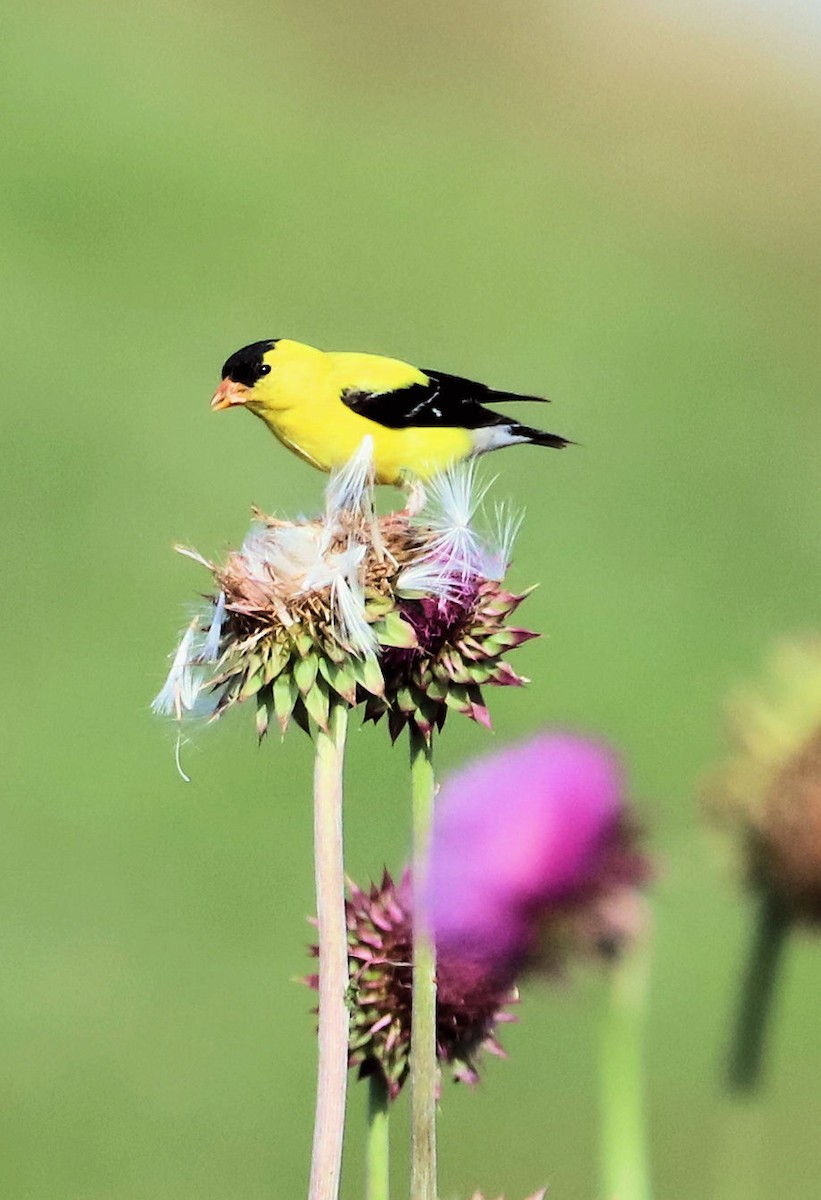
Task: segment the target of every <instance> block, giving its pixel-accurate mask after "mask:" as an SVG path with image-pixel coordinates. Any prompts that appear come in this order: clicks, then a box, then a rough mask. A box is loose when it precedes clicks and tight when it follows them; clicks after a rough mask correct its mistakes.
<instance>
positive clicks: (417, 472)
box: [248, 341, 473, 484]
mask: <svg viewBox="0 0 821 1200" xmlns="http://www.w3.org/2000/svg"><path fill="white" fill-rule="evenodd" d="M272 363H273V369H272V371H271V375H270V376H269V377H268V379H269V380H270V383H268V379H266V383H267V384H268V386H267V387H266V389H265V398H264V400H263V399H260V401H258V402H256V403H249V405H248V407H249V408H251V409H252V411H253V412H255V413H256V415H257V416H259V417H261V418H262V420H264V421H265V423H266V425H268V427H269V428H270V429H271V431H272V432H273V433H274V434H275V435H276V436H277V437H278V438H279V440H280V441H281V442H282V443H283V444H284V445H286V446H287V447H288V448H289V449H291V450H293V451H294V452H295V453H296V454H298V455H299V456H300V457H301V458H303V459H305V460H306V461H307V462H310V463H312V464H313V465H314V466H315V467H318V468H319V469H320V470H322V471H330V470H331V469H332V468H334V467H340V466H343V465H344V464H345V463H346V462H348V460H349V459H350V458H351V457H352V456H353V455H354V454H355V453H356V451H357V450H358V449H359V447H360V445H361V443H362V439H363V437H365V435H366V434H370V436H371V437H372V438H373V443H374V467H375V470H376V478H377V482H378V483H391V484H398V483H401V482H402V481H403V478H405V477H407V476H408V475H412V476H415V477H417V478H420V479H427V478H429V477H430V476H431V475H435V474H436V473H437V472H438V471H441V470H443V469H444V468H445V467H447V466H449V465H450V464H451V463H453V462H455V461H458V460H459V459H462V458H465V457H467V456H468V455H469V454H470V453H471V450H472V448H473V442H472V439H471V436H470V434H469V433H468V431H467V430H464V429H458V428H443V429H429V428H407V429H388V428H386V427H385V426H384V425H379V424H378V423H377V422H375V421H370V420H368V419H367V418H366V417H361V416H359V415H358V414H357V413H355V412H352V411H351V409H349V408H348V407H347V406H346V405H345V404H344V403H343V402H342V400H341V399H340V397H341V394H342V392H343V391H344V390H345V389H346V388H361V389H362V390H371V391H379V392H390V391H392V390H394V389H396V388H399V387H404V386H408V385H409V384H413V383H421V382H424V381H425V376H424V375H423V374H422V373H421V372H420V371H418V370H417V369H416V368H415V367H411V366H409V365H408V364H407V363H402V362H399V361H398V360H396V359H390V358H381V357H380V356H378V355H370V354H325V353H323V352H322V351H320V350H315V349H314V348H313V347H311V346H303V345H302V344H301V343H298V342H284V341H282V342H279V343H278V344H277V349H276V354H275V355H274V356H273V357H272Z"/></svg>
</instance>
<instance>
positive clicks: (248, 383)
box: [211, 338, 278, 409]
mask: <svg viewBox="0 0 821 1200" xmlns="http://www.w3.org/2000/svg"><path fill="white" fill-rule="evenodd" d="M277 340H278V339H277V338H267V339H266V340H265V341H263V342H252V343H251V344H250V346H243V347H242V349H241V350H237V351H236V353H235V354H232V355H231V357H230V358H228V359H226V360H225V362H224V364H223V367H222V383H221V384H220V386H219V387H218V388H217V390H216V392H215V393H214V398H213V399H212V401H211V407H212V408H214V409H220V408H230V407H232V405H235V404H244V403H245V401H246V398H247V389H248V388H252V387H253V386H254V384H255V383H257V382H258V381H259V380H260V379H262V377H263V375H267V374H268V373H269V371H270V370H271V368H270V366H269V365H268V363H266V362H264V361H263V360H264V357H265V355H266V354H267V353H268V351H269V350H273V348H274V346H275V345H276V344H277Z"/></svg>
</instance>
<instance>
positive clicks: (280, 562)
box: [154, 438, 536, 739]
mask: <svg viewBox="0 0 821 1200" xmlns="http://www.w3.org/2000/svg"><path fill="white" fill-rule="evenodd" d="M485 490H486V489H485ZM485 490H482V489H477V486H476V479H475V473H474V465H473V464H472V463H468V464H465V465H462V466H459V467H455V468H453V469H452V470H450V471H448V472H445V473H444V474H443V475H441V476H439V477H438V479H436V480H434V482H433V484H432V485H431V487H430V504H429V506H428V508H427V509H426V510H425V511H424V512H423V514H422V515H421V516H420V517H418V518H417V517H410V516H408V515H406V514H404V513H393V514H391V515H389V516H386V517H382V518H379V519H377V518H376V517H375V515H374V510H373V465H372V443H371V439H370V438H365V439H364V440H363V443H362V447H361V448H360V450H359V451H358V453H357V454H356V455H355V456H354V458H353V459H352V460H351V462H350V463H349V464H348V465H347V466H346V467H345V468H344V469H343V470H342V471H339V472H336V473H335V474H333V475H332V476H331V478H330V480H329V483H328V486H327V489H326V504H325V513H324V516H323V517H322V518H321V519H317V520H308V519H300V520H297V521H283V520H280V519H278V518H276V517H268V516H265V515H263V514H262V513H259V512H255V521H254V524H253V525H252V527H251V530H250V532H249V534H248V536H247V537H246V539H245V542H244V543H243V545H242V547H241V548H240V549H239V550H237V551H233V552H231V553H230V554H229V555H228V557H227V558H226V560H225V562H224V563H222V564H216V563H213V562H210V561H208V560H207V559H205V558H203V557H202V556H200V555H199V554H197V553H196V552H194V551H190V550H182V553H184V554H188V555H189V556H190V557H192V558H194V559H195V560H196V561H198V562H200V563H201V564H202V565H203V566H205V567H206V568H207V569H208V570H209V571H210V572H211V574H212V576H213V579H214V582H215V584H216V587H217V593H216V595H215V596H214V597H213V598H212V599H211V600H210V603H209V606H208V608H207V609H206V610H205V611H203V612H202V613H201V614H200V615H198V616H197V617H195V618H194V620H193V621H192V622H191V624H190V625H189V627H188V629H187V630H186V632H185V634H184V635H183V638H182V640H181V642H180V644H179V646H178V648H177V651H176V653H175V655H174V658H173V662H172V666H171V670H170V672H169V675H168V679H167V680H166V683H165V686H164V687H163V689H162V691H161V692H160V693H159V695H158V696H157V697H156V699H155V701H154V709H155V711H157V712H160V713H165V714H168V715H173V716H175V717H176V718H177V720H182V719H183V718H184V717H185V716H187V715H189V714H190V715H194V716H197V715H207V716H210V717H212V718H213V717H218V716H219V715H221V714H222V713H223V712H225V710H226V709H228V708H230V707H232V706H233V705H234V704H236V703H238V702H241V701H244V700H251V701H253V703H254V705H255V708H256V726H257V731H258V733H259V736H260V738H262V737H263V736H264V735H265V733H266V732H267V730H268V728H269V726H270V724H271V722H272V721H273V720H276V721H277V722H278V723H279V726H280V728H281V729H282V731H283V732H284V731H285V730H286V729H287V727H288V725H289V723H290V721H291V720H294V721H295V722H296V723H297V724H298V725H299V726H300V727H301V728H303V729H304V730H305V731H306V732H308V733H310V732H311V729H312V727H313V726H317V727H319V728H321V729H325V728H327V723H328V717H329V713H330V709H331V705H332V704H335V703H341V704H345V705H347V706H349V707H351V708H353V707H355V706H357V705H363V706H364V713H365V717H366V719H370V720H374V721H376V720H379V719H380V718H381V717H383V716H387V718H388V721H389V728H390V732H391V736H392V737H393V738H394V739H395V738H396V737H397V736H398V734H399V733H400V731H401V730H402V728H403V727H404V726H405V725H406V724H412V725H414V726H415V727H416V728H417V729H418V730H419V731H420V732H421V733H422V734H423V735H425V736H426V737H429V736H430V734H431V733H432V731H433V730H434V729H435V728H439V729H441V727H442V725H443V724H444V721H445V718H446V715H447V712H448V710H449V709H454V710H455V711H457V712H461V713H464V714H465V715H467V716H469V717H471V718H472V719H474V720H477V721H480V722H482V723H484V724H489V715H488V711H487V708H486V706H485V704H484V701H483V698H482V691H481V689H482V686H483V685H485V684H502V685H510V684H513V685H520V684H522V683H524V682H527V681H526V680H524V679H523V678H522V677H521V676H519V675H517V674H516V673H515V672H514V671H513V670H512V669H511V668H510V666H509V665H508V664H507V663H506V662H505V661H504V656H505V654H506V653H507V651H508V650H512V649H515V648H516V647H517V646H520V645H521V644H522V643H523V642H525V641H527V640H528V639H529V638H531V637H535V636H536V635H535V634H533V633H530V632H528V631H527V630H524V629H518V628H514V627H511V626H508V625H507V624H506V622H507V619H508V618H509V617H510V615H511V614H512V613H513V612H514V611H515V609H516V608H517V607H518V605H519V604H520V603H521V601H522V600H523V599H524V594H518V595H517V594H514V593H512V592H510V591H507V590H506V589H505V588H504V587H503V586H502V582H501V581H502V579H503V577H504V574H505V571H506V569H507V566H508V564H509V559H510V552H511V547H512V542H513V538H514V536H515V532H516V529H517V525H518V523H517V521H515V520H512V519H511V518H510V517H509V515H508V514H507V513H505V512H504V511H502V510H500V509H497V525H498V527H499V528H498V530H497V534H496V536H495V538H489V537H483V536H480V535H479V533H477V531H476V529H475V528H474V527H473V521H474V518H475V515H476V511H477V508H478V506H479V504H480V503H481V500H482V499H483V497H484V493H485Z"/></svg>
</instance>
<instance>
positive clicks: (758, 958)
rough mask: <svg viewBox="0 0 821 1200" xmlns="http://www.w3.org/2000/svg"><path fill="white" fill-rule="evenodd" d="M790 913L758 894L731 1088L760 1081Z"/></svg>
mask: <svg viewBox="0 0 821 1200" xmlns="http://www.w3.org/2000/svg"><path fill="white" fill-rule="evenodd" d="M789 929H790V918H789V915H788V913H787V911H786V909H785V907H784V905H783V904H782V903H781V901H780V900H779V899H778V898H777V897H776V896H774V895H773V893H772V892H771V891H769V890H765V891H764V892H763V893H762V895H761V901H760V906H759V910H758V917H757V920H756V926H755V932H754V935H753V943H752V946H751V948H750V956H749V958H748V960H747V967H746V970H745V972H744V975H743V977H742V982H741V996H740V997H739V1006H738V1015H737V1018H736V1024H735V1032H734V1035H733V1044H732V1048H731V1050H730V1061H729V1064H728V1067H727V1084H728V1087H729V1088H730V1090H731V1091H733V1092H737V1093H749V1092H752V1091H754V1090H755V1089H756V1087H757V1086H758V1084H759V1083H760V1082H761V1068H762V1064H763V1061H764V1046H765V1042H766V1036H767V1026H768V1023H769V1020H770V1017H771V1015H772V1010H773V1001H774V998H775V988H776V983H777V982H778V972H779V968H780V966H781V958H782V952H783V949H784V946H785V944H786V940H787V934H788V933H789Z"/></svg>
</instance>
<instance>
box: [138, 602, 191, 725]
mask: <svg viewBox="0 0 821 1200" xmlns="http://www.w3.org/2000/svg"><path fill="white" fill-rule="evenodd" d="M199 627H200V618H199V617H194V619H193V621H192V622H191V624H190V625H189V626H188V628H187V629H186V631H185V633H184V634H183V635H182V638H181V639H180V644H179V646H178V647H177V649H176V651H175V653H174V659H173V661H172V663H171V670H170V671H169V672H168V677H167V678H166V681H165V683H164V684H163V686H162V688H161V689H160V691H159V692H158V693H157V695H156V696H155V697H154V699H153V700H152V701H151V708H152V710H153V711H154V712H155V713H158V714H160V715H162V716H168V717H176V719H177V720H178V721H181V720H182V718H183V715H184V714H185V713H190V712H191V711H192V709H193V708H194V706H195V704H196V703H197V696H198V695H199V692H200V688H201V687H202V682H203V675H202V672H201V671H197V670H195V669H194V668H195V665H196V664H197V663H199V662H200V661H201V660H200V643H201V634H200V628H199Z"/></svg>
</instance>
